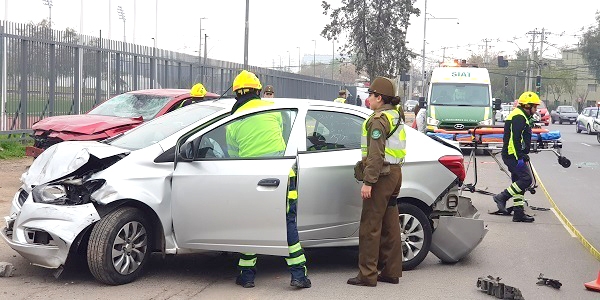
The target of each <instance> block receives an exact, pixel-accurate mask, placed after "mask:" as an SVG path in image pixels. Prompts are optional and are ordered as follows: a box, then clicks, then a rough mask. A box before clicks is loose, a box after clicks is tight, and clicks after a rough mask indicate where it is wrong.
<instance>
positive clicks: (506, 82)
mask: <svg viewBox="0 0 600 300" xmlns="http://www.w3.org/2000/svg"><path fill="white" fill-rule="evenodd" d="M507 86H508V76H504V87H507Z"/></svg>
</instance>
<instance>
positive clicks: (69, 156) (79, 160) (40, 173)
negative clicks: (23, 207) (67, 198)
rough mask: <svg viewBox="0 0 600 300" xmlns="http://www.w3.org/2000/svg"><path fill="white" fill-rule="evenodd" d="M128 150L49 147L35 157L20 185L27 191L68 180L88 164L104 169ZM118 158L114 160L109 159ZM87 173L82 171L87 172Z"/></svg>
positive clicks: (83, 145) (84, 145) (82, 144)
mask: <svg viewBox="0 0 600 300" xmlns="http://www.w3.org/2000/svg"><path fill="white" fill-rule="evenodd" d="M129 152H130V150H127V149H122V148H118V147H114V146H111V145H108V144H103V143H99V142H68V141H67V142H62V143H58V144H55V145H53V146H51V147H50V148H48V149H46V151H44V152H42V154H41V155H40V156H38V157H37V158H36V159H35V160H34V161H33V164H31V166H30V167H29V169H28V170H27V171H26V172H25V173H23V175H21V182H22V183H23V184H24V185H26V186H27V187H30V188H31V187H34V186H36V185H40V184H44V183H47V182H50V181H53V180H56V179H59V178H63V177H66V176H69V175H71V174H73V173H75V172H76V171H78V170H80V169H82V167H83V166H84V165H86V164H88V162H90V163H93V165H94V166H95V167H96V168H106V167H107V164H114V163H116V162H117V161H119V160H120V159H121V158H122V157H124V156H125V155H126V154H129ZM113 157H117V159H110V158H113ZM88 170H90V169H83V170H82V171H88Z"/></svg>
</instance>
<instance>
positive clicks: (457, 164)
mask: <svg viewBox="0 0 600 300" xmlns="http://www.w3.org/2000/svg"><path fill="white" fill-rule="evenodd" d="M438 161H439V162H440V163H441V164H442V165H444V167H446V168H448V170H450V172H452V173H454V174H455V175H456V176H457V177H458V180H460V182H463V181H464V180H465V177H466V176H467V173H466V172H465V163H464V158H463V157H462V156H459V155H446V156H442V157H440V159H438Z"/></svg>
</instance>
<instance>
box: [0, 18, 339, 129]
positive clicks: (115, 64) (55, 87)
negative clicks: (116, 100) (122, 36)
mask: <svg viewBox="0 0 600 300" xmlns="http://www.w3.org/2000/svg"><path fill="white" fill-rule="evenodd" d="M0 55H1V59H0V77H1V81H0V91H1V96H2V99H1V101H0V103H1V120H0V134H6V133H18V132H28V131H29V129H30V128H31V125H33V123H35V122H36V121H38V120H41V119H43V118H45V117H48V116H56V115H69V114H81V113H86V112H87V111H89V110H90V109H91V108H92V107H94V106H95V105H97V104H99V103H100V102H102V101H104V100H106V99H108V98H110V97H112V96H115V95H118V94H121V93H123V92H127V91H131V90H140V89H153V88H190V87H191V86H192V85H193V84H195V83H197V82H202V83H203V84H204V86H205V87H206V88H207V89H208V90H209V91H211V92H214V93H218V94H223V93H226V92H227V91H228V89H229V88H230V87H231V83H232V81H233V78H234V77H235V76H236V75H237V73H238V72H239V71H240V70H242V69H243V65H242V64H238V63H232V62H226V61H219V60H213V59H208V58H207V59H200V57H198V56H193V55H188V54H184V53H177V52H172V51H167V50H162V49H157V48H153V47H147V46H140V45H135V44H131V43H124V42H117V41H113V40H108V39H104V38H102V37H101V36H100V37H93V36H84V35H80V34H77V33H76V32H75V31H73V30H69V29H67V30H65V31H59V30H51V29H49V28H45V27H40V26H36V25H33V24H17V23H11V22H0ZM248 69H249V71H252V72H254V73H255V74H256V75H257V76H258V77H259V78H260V80H261V82H262V83H263V84H270V85H273V86H275V88H276V91H277V97H291V98H304V99H324V100H332V99H334V98H335V97H336V96H337V92H338V91H339V89H340V87H341V86H343V83H341V82H337V81H333V80H328V79H324V78H315V77H310V76H305V75H300V74H296V73H288V72H283V71H278V70H272V69H266V68H259V67H253V66H249V67H248Z"/></svg>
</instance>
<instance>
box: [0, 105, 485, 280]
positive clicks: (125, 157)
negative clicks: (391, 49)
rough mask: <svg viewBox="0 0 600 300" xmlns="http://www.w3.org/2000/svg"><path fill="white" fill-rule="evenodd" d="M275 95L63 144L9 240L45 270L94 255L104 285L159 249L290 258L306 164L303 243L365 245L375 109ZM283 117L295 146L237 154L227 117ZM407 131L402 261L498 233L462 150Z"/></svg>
mask: <svg viewBox="0 0 600 300" xmlns="http://www.w3.org/2000/svg"><path fill="white" fill-rule="evenodd" d="M274 102H275V104H274V105H272V106H269V107H262V108H258V109H255V110H249V111H244V112H243V113H240V114H236V115H231V114H230V113H229V112H230V110H231V107H232V105H233V100H231V99H223V100H219V101H211V102H204V103H199V104H195V105H190V106H187V107H184V108H181V109H178V110H176V111H174V112H172V113H169V114H167V115H164V116H162V117H160V118H157V119H155V120H152V121H150V122H147V123H145V124H143V125H141V126H139V127H137V128H135V129H133V130H131V131H128V132H126V133H124V134H122V135H120V136H117V137H114V138H111V139H109V140H105V141H103V142H63V143H59V144H56V145H54V146H52V147H50V148H48V149H47V150H46V151H44V152H43V153H42V154H41V155H40V156H39V157H38V158H37V159H36V160H35V161H34V162H33V164H32V165H31V167H30V168H29V170H28V171H27V172H26V173H24V174H23V176H22V178H21V181H22V183H23V185H22V187H21V189H20V190H19V191H18V192H17V193H16V194H15V196H14V199H13V202H12V207H11V211H10V215H9V216H7V217H5V220H6V227H5V228H4V229H3V230H2V231H1V236H2V237H3V239H4V241H5V242H6V243H7V244H8V245H9V246H10V247H11V248H13V249H14V250H15V251H17V252H19V253H20V254H21V255H22V256H23V257H25V258H26V259H27V260H29V261H30V262H31V263H33V264H36V265H39V266H42V267H47V268H57V269H59V270H60V269H61V268H62V266H63V265H64V264H65V262H66V261H67V259H69V258H71V257H72V256H79V255H85V256H86V259H87V262H88V266H89V268H90V271H91V273H92V274H93V275H94V277H95V278H97V279H98V280H99V281H101V282H103V283H106V284H124V283H128V282H131V281H133V280H135V279H136V278H137V277H138V276H139V275H140V274H141V272H142V271H143V269H144V266H145V265H146V264H147V262H148V260H149V257H150V254H151V253H152V252H162V253H164V254H177V253H189V252H193V251H204V250H216V251H231V252H254V253H259V254H270V255H281V256H286V255H287V254H288V248H287V241H286V226H285V210H286V184H285V182H287V176H288V172H289V169H290V167H291V166H292V165H293V164H297V166H298V193H299V214H298V229H299V233H300V239H301V242H302V245H303V246H304V247H337V246H354V247H355V246H357V245H358V228H359V220H360V214H361V201H362V200H361V198H360V186H361V183H360V182H357V181H356V180H355V179H354V177H353V171H352V169H353V166H354V164H355V162H356V161H357V160H359V159H360V156H361V154H360V135H361V126H362V124H363V121H364V120H365V119H366V118H368V117H369V114H370V113H371V112H372V111H370V110H368V109H365V108H361V107H357V106H351V105H342V104H336V103H333V102H328V101H313V100H301V99H274ZM273 112H278V113H281V115H282V119H283V129H284V139H285V141H286V144H287V149H286V150H285V153H284V154H283V155H281V156H274V157H268V158H260V159H243V158H234V157H229V155H228V151H227V144H226V142H225V140H226V139H225V128H226V126H228V125H229V124H232V123H234V122H243V121H244V120H245V119H246V118H248V117H249V116H255V115H260V114H266V113H273ZM406 135H407V153H408V154H407V156H406V162H405V163H404V166H403V184H402V189H401V191H400V197H399V199H398V201H399V212H400V223H401V235H402V236H401V238H402V241H403V254H404V269H405V270H409V269H413V268H415V267H417V266H418V265H419V264H420V263H421V262H422V261H423V259H424V258H425V256H426V255H427V254H428V253H429V252H430V251H431V252H432V253H433V254H435V255H436V256H437V257H438V258H440V259H441V260H442V261H443V262H456V261H458V260H460V259H461V258H463V257H464V256H466V255H467V254H468V253H470V252H471V251H472V250H473V249H474V248H475V247H477V245H478V244H479V243H480V242H481V240H482V239H483V238H484V236H485V234H486V233H487V228H486V226H485V225H484V223H483V221H482V220H480V219H479V218H478V217H479V214H478V213H477V210H476V209H475V208H474V207H473V205H472V204H471V201H470V199H469V198H466V197H463V196H461V194H460V193H461V192H460V185H461V184H462V181H463V180H464V177H465V168H464V164H463V156H462V154H461V152H460V151H459V150H458V149H456V148H454V147H453V146H452V145H450V144H447V143H445V142H444V141H443V140H441V139H437V138H430V137H428V136H426V135H423V134H421V133H419V132H417V131H415V130H413V129H412V128H408V126H407V127H406ZM280 183H283V184H280ZM242 220H243V225H241V224H240V223H241V222H242Z"/></svg>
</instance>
